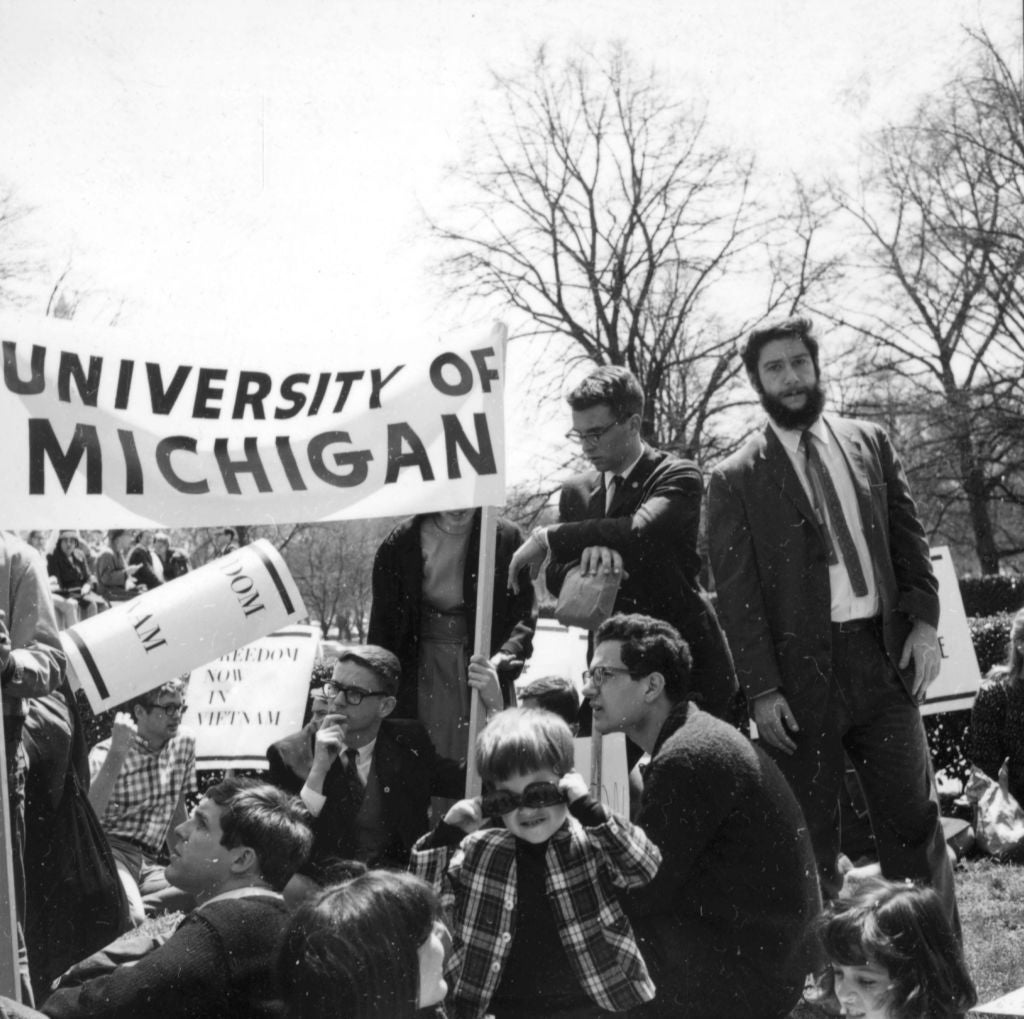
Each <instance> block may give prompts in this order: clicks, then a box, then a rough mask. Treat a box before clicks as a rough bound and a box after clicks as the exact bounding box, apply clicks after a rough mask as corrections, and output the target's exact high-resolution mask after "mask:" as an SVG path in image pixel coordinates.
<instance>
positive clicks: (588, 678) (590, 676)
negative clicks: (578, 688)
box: [583, 665, 636, 690]
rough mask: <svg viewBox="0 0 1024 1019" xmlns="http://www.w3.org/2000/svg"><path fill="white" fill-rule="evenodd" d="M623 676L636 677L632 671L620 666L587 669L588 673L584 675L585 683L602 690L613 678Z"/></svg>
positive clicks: (601, 666) (599, 666)
mask: <svg viewBox="0 0 1024 1019" xmlns="http://www.w3.org/2000/svg"><path fill="white" fill-rule="evenodd" d="M622 674H625V675H627V676H635V675H636V673H635V672H633V670H632V669H625V668H622V667H621V666H618V665H598V666H595V667H594V668H593V669H587V671H586V672H584V673H583V682H584V683H589V684H590V685H591V686H594V687H596V688H597V689H598V690H600V689H601V687H602V686H604V685H605V683H606V682H607V681H608V680H609V679H611V678H612V676H616V675H622Z"/></svg>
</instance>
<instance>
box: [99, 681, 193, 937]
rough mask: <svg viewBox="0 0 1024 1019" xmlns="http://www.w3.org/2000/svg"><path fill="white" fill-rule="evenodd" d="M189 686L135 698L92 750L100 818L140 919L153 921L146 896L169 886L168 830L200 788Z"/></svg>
mask: <svg viewBox="0 0 1024 1019" xmlns="http://www.w3.org/2000/svg"><path fill="white" fill-rule="evenodd" d="M183 690H184V684H183V683H182V682H181V680H180V679H174V680H171V681H170V682H169V683H164V685H163V686H160V687H158V688H157V689H155V690H150V691H149V692H148V693H145V694H143V695H142V696H141V697H136V698H135V699H134V700H132V701H129V703H128V708H129V711H130V712H131V714H130V715H129V714H125V713H123V712H121V713H119V714H118V715H117V717H116V718H115V719H114V729H113V733H112V734H111V737H110V739H107V740H103V741H102V742H100V743H97V744H96V746H94V747H93V748H92V752H91V753H90V754H89V771H90V773H91V776H92V784H91V786H90V789H89V801H90V802H91V803H92V806H93V809H94V810H95V811H96V814H97V816H98V817H99V818H100V823H101V824H102V826H103V830H104V831H105V832H106V834H107V839H108V840H109V842H110V848H111V850H112V851H113V853H114V859H115V860H116V862H117V871H118V874H119V875H120V877H121V883H122V884H123V885H124V889H125V894H126V895H127V896H128V905H129V907H130V909H131V916H132V920H133V921H134V922H135V923H136V924H139V923H141V922H142V921H143V920H144V919H145V908H144V906H143V896H148V895H153V894H155V893H157V892H160V891H162V890H163V889H165V888H167V887H168V883H167V879H166V878H165V877H164V863H163V861H164V860H165V859H166V857H165V849H164V844H165V842H166V841H167V836H168V833H169V832H170V831H171V830H172V828H177V826H178V825H179V824H181V823H182V822H183V821H184V820H185V818H186V817H187V815H188V810H187V807H186V803H185V797H186V796H187V795H188V793H190V792H195V791H196V740H195V737H194V736H193V735H192V734H191V733H187V732H182V731H180V730H181V719H182V716H183V715H184V713H185V703H184V699H183Z"/></svg>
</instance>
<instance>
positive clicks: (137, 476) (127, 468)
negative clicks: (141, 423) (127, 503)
mask: <svg viewBox="0 0 1024 1019" xmlns="http://www.w3.org/2000/svg"><path fill="white" fill-rule="evenodd" d="M117 437H118V439H119V440H120V441H121V453H122V454H123V456H124V491H125V494H126V495H142V463H141V462H140V461H139V451H138V449H137V448H136V446H135V433H134V432H130V431H128V430H127V429H124V428H118V430H117Z"/></svg>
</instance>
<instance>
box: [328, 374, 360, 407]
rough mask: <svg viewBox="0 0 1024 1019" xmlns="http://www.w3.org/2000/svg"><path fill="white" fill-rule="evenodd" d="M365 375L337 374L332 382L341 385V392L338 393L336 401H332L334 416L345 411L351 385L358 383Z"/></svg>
mask: <svg viewBox="0 0 1024 1019" xmlns="http://www.w3.org/2000/svg"><path fill="white" fill-rule="evenodd" d="M365 374H366V372H338V374H337V375H335V376H334V381H335V382H340V383H341V392H340V393H338V399H337V400H335V401H334V413H335V414H340V413H341V412H342V411H343V410H344V409H345V404H346V403H347V402H348V397H349V393H351V392H352V384H353V383H355V382H358V381H359V380H360V379H361V378H362V377H363V376H364V375H365Z"/></svg>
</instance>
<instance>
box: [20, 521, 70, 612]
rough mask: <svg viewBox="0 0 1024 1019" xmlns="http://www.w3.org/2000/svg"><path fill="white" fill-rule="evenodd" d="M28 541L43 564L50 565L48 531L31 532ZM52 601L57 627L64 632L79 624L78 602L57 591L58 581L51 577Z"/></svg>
mask: <svg viewBox="0 0 1024 1019" xmlns="http://www.w3.org/2000/svg"><path fill="white" fill-rule="evenodd" d="M27 541H28V543H29V545H31V546H32V548H34V549H35V550H36V551H37V552H38V553H39V557H40V558H41V559H42V560H43V562H44V563H45V564H47V565H49V561H50V555H51V546H50V539H49V538H48V537H47V534H46V531H29V532H28V538H27ZM49 579H50V601H51V603H52V605H53V614H54V615H55V616H56V617H57V625H58V626H59V627H60V629H62V630H66V629H67V628H68V627H69V626H74V625H75V623H77V622H78V602H77V601H76V600H75V599H74V598H69V597H67V596H66V595H64V594H61V592H60V591H59V590H58V589H57V581H56V580H55V579H54V578H53V577H50V578H49Z"/></svg>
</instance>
